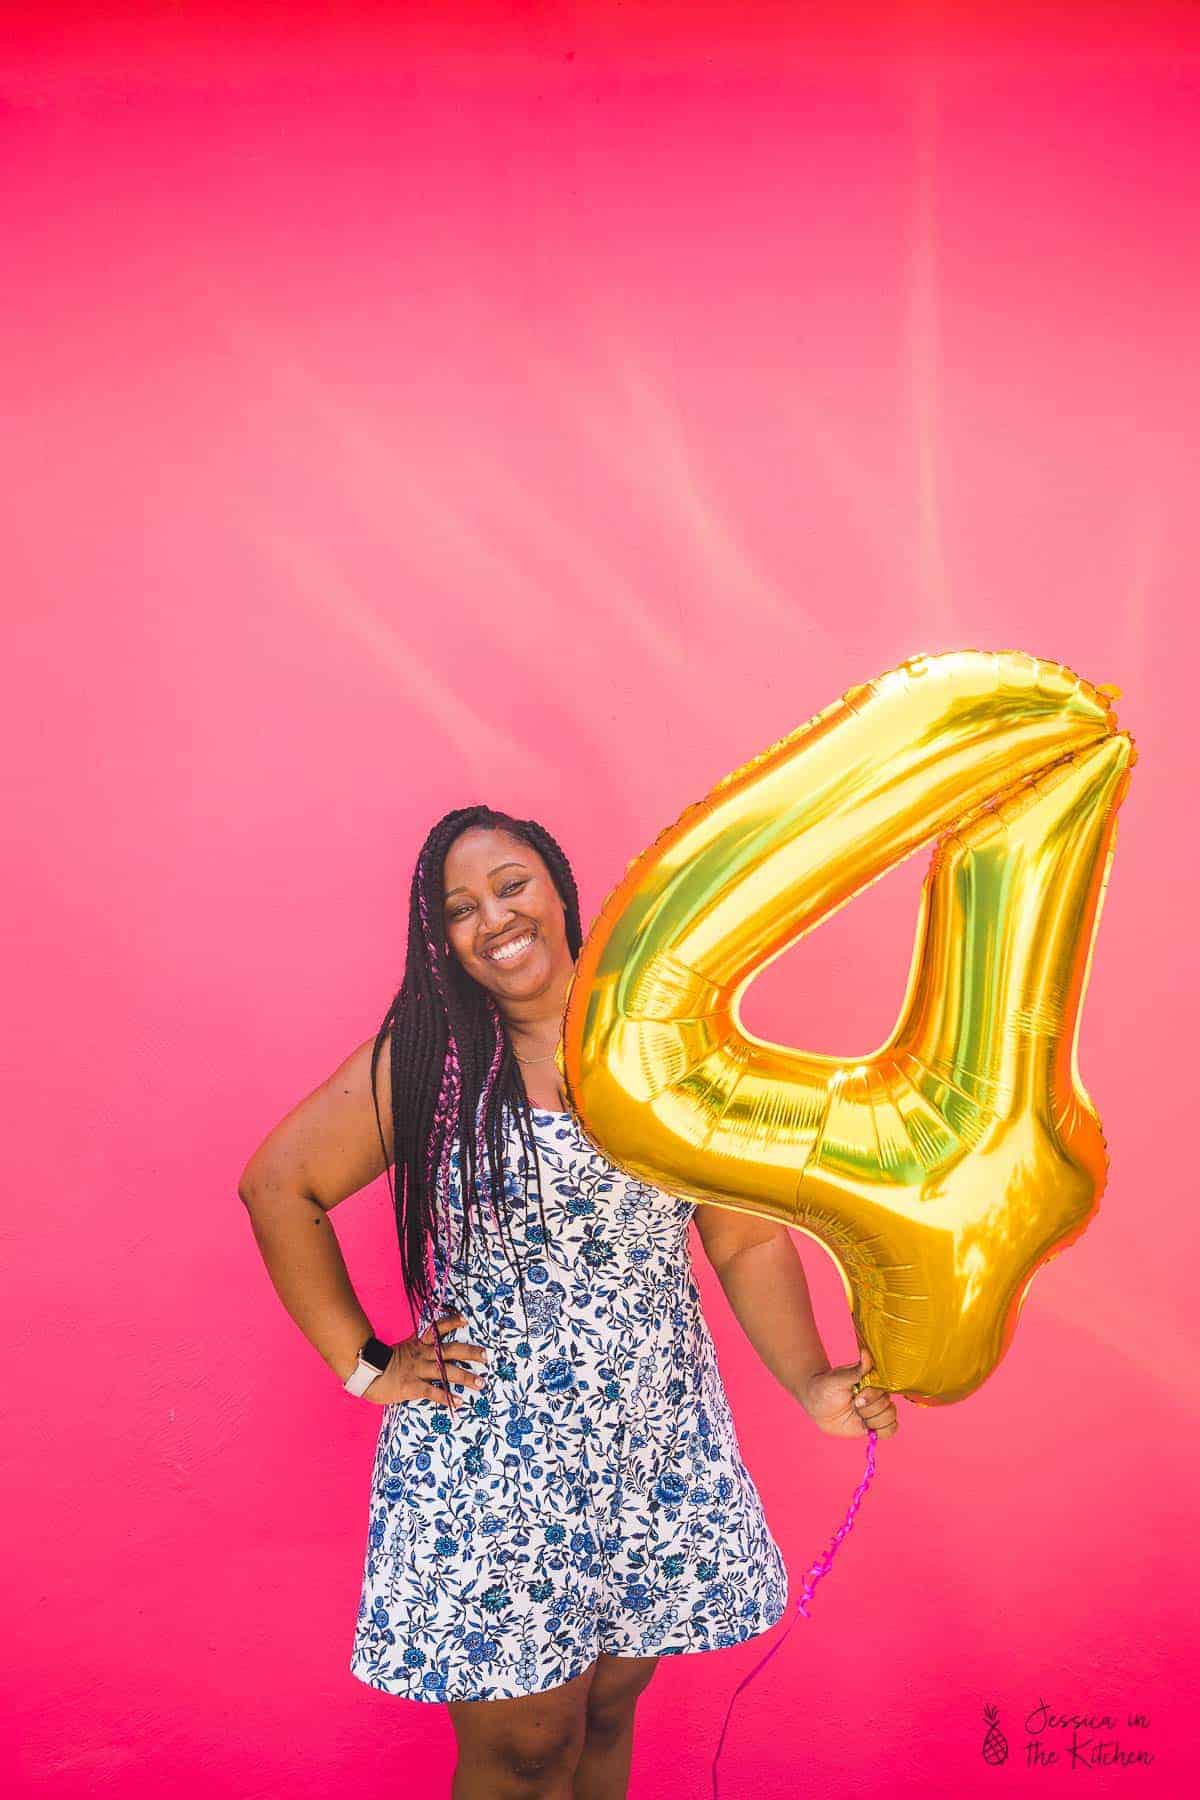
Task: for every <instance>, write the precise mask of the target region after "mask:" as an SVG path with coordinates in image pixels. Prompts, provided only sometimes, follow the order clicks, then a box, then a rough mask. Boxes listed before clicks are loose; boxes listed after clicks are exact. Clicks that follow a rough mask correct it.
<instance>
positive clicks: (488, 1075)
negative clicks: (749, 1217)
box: [371, 806, 583, 1395]
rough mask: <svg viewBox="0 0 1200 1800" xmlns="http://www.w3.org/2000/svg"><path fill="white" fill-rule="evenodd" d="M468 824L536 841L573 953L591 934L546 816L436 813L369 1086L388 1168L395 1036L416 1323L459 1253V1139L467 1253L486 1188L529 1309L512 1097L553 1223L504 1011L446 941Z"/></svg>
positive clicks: (398, 1186)
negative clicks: (381, 1083) (513, 1181)
mask: <svg viewBox="0 0 1200 1800" xmlns="http://www.w3.org/2000/svg"><path fill="white" fill-rule="evenodd" d="M471 826H483V827H484V828H485V829H490V830H503V831H505V832H508V833H510V834H511V835H512V836H513V837H515V838H519V839H520V840H521V841H522V842H523V843H525V844H528V845H529V846H530V848H531V849H533V850H536V851H537V853H538V855H539V856H540V857H541V858H542V861H543V862H544V863H545V865H546V868H547V870H548V871H549V873H550V876H551V878H552V880H553V882H554V885H555V887H556V888H557V890H558V894H559V897H560V899H561V900H562V902H563V906H564V909H565V926H566V937H567V947H568V949H569V950H570V953H571V956H572V958H573V959H574V958H575V957H576V956H577V955H578V954H579V948H580V945H581V944H582V942H583V932H582V929H581V926H580V919H579V894H578V890H577V888H576V885H575V877H574V875H573V874H572V872H571V865H570V863H569V862H568V861H567V858H566V856H565V855H564V853H563V851H562V849H561V848H560V847H559V845H558V844H557V843H556V841H555V840H554V838H552V837H551V835H550V833H549V832H548V831H547V830H546V829H545V827H544V826H542V825H539V824H538V823H537V821H536V820H534V819H514V818H512V817H511V816H510V814H508V813H505V812H497V811H496V809H495V808H494V807H490V806H463V807H459V808H457V809H456V810H455V811H454V812H448V813H446V814H444V815H443V817H442V818H440V819H439V820H438V822H437V824H436V825H434V827H433V828H432V830H431V831H430V833H429V835H428V837H427V838H426V839H425V842H424V844H422V846H421V851H420V854H419V855H418V857H417V863H416V867H415V869H414V870H413V877H412V889H411V894H410V899H409V917H408V954H407V959H406V962H405V968H404V979H403V981H402V983H401V985H400V990H399V992H398V993H397V994H396V997H395V999H394V1000H393V1001H392V1003H391V1005H390V1006H389V1008H388V1010H387V1013H386V1014H385V1016H384V1020H383V1023H382V1025H381V1026H380V1027H379V1031H378V1033H377V1034H376V1037H375V1043H374V1047H373V1048H372V1051H371V1096H372V1099H373V1101H374V1105H375V1122H376V1125H377V1126H378V1127H379V1138H380V1143H381V1144H382V1145H383V1147H384V1162H385V1168H386V1167H387V1147H386V1142H385V1140H384V1136H383V1127H382V1123H381V1121H380V1114H379V1097H378V1094H377V1093H376V1090H375V1070H376V1067H377V1065H378V1062H379V1057H380V1054H381V1052H382V1049H383V1045H384V1041H385V1039H386V1040H390V1054H389V1067H390V1069H391V1086H392V1139H393V1148H394V1155H395V1178H394V1179H393V1177H392V1175H391V1174H390V1173H389V1174H388V1190H389V1193H390V1194H391V1198H392V1206H393V1210H394V1212H395V1215H396V1230H397V1234H398V1237H399V1240H400V1267H401V1276H402V1280H403V1285H404V1291H405V1294H406V1296H407V1298H408V1304H409V1309H410V1311H411V1312H412V1315H413V1327H414V1330H415V1329H416V1325H417V1314H418V1311H421V1312H424V1311H425V1310H426V1309H429V1311H430V1314H431V1316H432V1314H433V1309H434V1307H435V1306H436V1305H437V1304H438V1303H439V1302H440V1300H441V1293H442V1286H441V1283H442V1281H443V1280H444V1278H445V1276H446V1273H447V1263H448V1259H449V1256H450V1254H451V1244H450V1201H449V1177H450V1158H451V1153H452V1150H453V1147H454V1144H455V1142H456V1141H457V1144H458V1150H459V1170H460V1175H461V1193H462V1208H463V1235H462V1254H463V1258H464V1260H467V1259H469V1256H470V1241H471V1221H472V1217H474V1218H475V1219H476V1220H477V1221H478V1222H479V1223H480V1224H481V1225H483V1226H484V1227H485V1228H486V1215H485V1213H484V1208H483V1199H482V1197H481V1195H480V1192H479V1189H480V1188H481V1187H482V1189H483V1195H484V1196H485V1197H486V1200H487V1203H488V1208H489V1210H490V1212H491V1219H492V1226H493V1228H494V1229H495V1231H496V1232H497V1234H498V1236H499V1239H500V1241H501V1244H502V1246H503V1249H504V1254H505V1257H506V1258H507V1259H508V1260H509V1261H511V1262H512V1263H513V1265H514V1267H515V1270H516V1276H517V1286H518V1289H519V1291H520V1295H521V1304H522V1307H524V1304H525V1286H524V1280H523V1278H522V1272H521V1266H520V1259H519V1257H518V1256H516V1254H515V1252H514V1249H513V1243H512V1234H511V1229H510V1226H509V1222H508V1220H507V1218H506V1206H505V1200H506V1191H505V1180H504V1173H505V1135H506V1127H505V1108H506V1107H510V1108H511V1109H512V1110H513V1112H514V1113H515V1116H516V1119H517V1123H518V1129H519V1132H520V1139H521V1144H522V1148H523V1151H524V1150H526V1149H527V1150H528V1152H529V1160H530V1161H531V1163H532V1166H533V1168H534V1171H535V1173H536V1178H537V1193H538V1210H539V1213H540V1216H541V1220H542V1228H543V1231H544V1230H545V1223H546V1219H545V1211H544V1209H543V1204H542V1182H541V1173H540V1170H539V1169H538V1161H537V1155H536V1152H535V1151H534V1146H533V1126H532V1120H531V1117H530V1106H529V1099H528V1096H527V1094H526V1092H525V1087H524V1084H523V1082H522V1080H521V1074H520V1069H519V1067H518V1064H517V1061H516V1058H515V1056H514V1054H513V1050H512V1045H511V1043H510V1042H509V1038H508V1033H507V1032H506V1031H505V1029H504V1021H503V1016H502V1014H501V1012H500V1009H499V1007H498V1006H497V1005H496V1002H495V1000H494V999H493V998H492V996H491V994H490V993H489V992H488V991H487V989H486V988H485V987H483V986H482V985H481V984H480V983H479V982H478V981H476V980H474V978H473V977H472V976H470V975H468V974H467V972H466V970H465V969H464V968H463V966H462V964H461V963H460V962H459V960H458V958H457V956H455V954H454V952H453V951H452V950H450V949H448V948H446V946H445V941H444V940H445V928H444V913H443V907H444V903H445V860H446V853H447V851H448V850H449V848H450V846H451V844H452V843H453V842H454V840H455V838H457V837H458V836H459V835H460V834H461V833H462V832H464V831H466V830H467V829H468V828H469V827H471ZM481 1100H482V1104H480V1102H481ZM435 1290H436V1291H435ZM526 1322H527V1323H528V1321H526ZM434 1344H435V1347H436V1349H437V1356H438V1363H439V1367H440V1369H441V1373H442V1377H443V1380H444V1379H445V1376H446V1370H445V1363H444V1361H443V1357H442V1349H441V1338H440V1334H439V1333H438V1332H436V1331H435V1332H434ZM448 1394H449V1388H448V1387H447V1395H448Z"/></svg>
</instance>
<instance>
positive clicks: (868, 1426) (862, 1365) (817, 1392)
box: [801, 1349, 900, 1437]
mask: <svg viewBox="0 0 1200 1800" xmlns="http://www.w3.org/2000/svg"><path fill="white" fill-rule="evenodd" d="M873 1367H874V1358H873V1357H872V1355H871V1352H870V1351H869V1350H865V1349H864V1351H863V1353H862V1356H861V1357H860V1359H859V1361H858V1362H856V1363H845V1364H843V1365H842V1366H841V1367H839V1368H836V1369H822V1370H820V1371H819V1372H818V1373H817V1374H816V1375H810V1376H809V1379H808V1383H807V1386H806V1387H805V1389H804V1391H803V1393H802V1395H801V1405H802V1406H803V1407H804V1410H805V1412H806V1413H807V1414H808V1416H809V1418H810V1419H811V1420H812V1421H813V1423H814V1425H816V1426H817V1427H818V1428H819V1429H820V1430H821V1431H823V1432H825V1433H826V1434H827V1435H828V1436H829V1437H865V1436H866V1434H867V1432H868V1431H873V1432H874V1433H875V1435H876V1437H893V1436H894V1435H895V1433H896V1432H897V1431H898V1430H899V1428H900V1426H899V1420H898V1419H897V1417H896V1404H895V1401H894V1400H893V1399H892V1397H891V1395H890V1394H888V1393H885V1392H884V1390H883V1389H882V1388H876V1387H864V1388H862V1389H860V1391H859V1392H858V1393H857V1394H856V1393H855V1392H854V1385H855V1383H856V1382H857V1381H860V1380H861V1379H862V1378H863V1376H864V1375H865V1374H866V1372H867V1370H868V1369H871V1368H873Z"/></svg>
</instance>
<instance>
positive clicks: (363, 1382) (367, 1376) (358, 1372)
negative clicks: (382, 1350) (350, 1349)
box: [342, 1356, 383, 1394]
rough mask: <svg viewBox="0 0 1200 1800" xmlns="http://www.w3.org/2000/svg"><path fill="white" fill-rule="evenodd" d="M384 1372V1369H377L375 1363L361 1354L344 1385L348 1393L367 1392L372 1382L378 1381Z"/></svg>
mask: <svg viewBox="0 0 1200 1800" xmlns="http://www.w3.org/2000/svg"><path fill="white" fill-rule="evenodd" d="M382 1374H383V1370H382V1369H377V1368H376V1367H375V1364H374V1363H369V1362H367V1360H366V1359H365V1357H362V1356H360V1357H359V1359H358V1361H357V1362H356V1363H355V1365H354V1367H353V1369H352V1370H351V1371H350V1374H349V1375H348V1376H347V1378H346V1380H345V1381H344V1382H343V1383H342V1386H343V1387H344V1388H345V1390H346V1392H347V1393H348V1394H365V1393H366V1391H367V1389H368V1388H369V1387H370V1385H371V1383H372V1382H373V1381H378V1379H379V1377H380V1376H381V1375H382Z"/></svg>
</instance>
